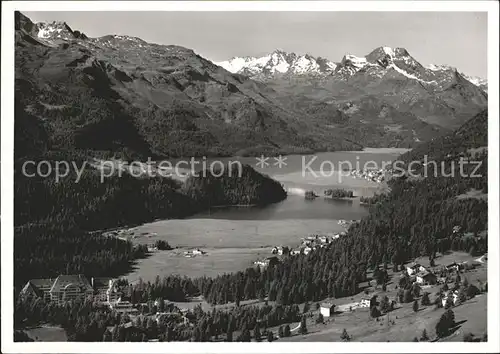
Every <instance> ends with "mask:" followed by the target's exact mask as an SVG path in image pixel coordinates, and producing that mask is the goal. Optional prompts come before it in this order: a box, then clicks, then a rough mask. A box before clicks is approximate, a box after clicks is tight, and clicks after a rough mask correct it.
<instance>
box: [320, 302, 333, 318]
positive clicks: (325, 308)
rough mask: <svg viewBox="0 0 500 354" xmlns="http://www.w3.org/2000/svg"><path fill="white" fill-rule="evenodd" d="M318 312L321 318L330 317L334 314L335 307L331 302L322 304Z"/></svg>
mask: <svg viewBox="0 0 500 354" xmlns="http://www.w3.org/2000/svg"><path fill="white" fill-rule="evenodd" d="M319 312H320V313H321V314H322V315H323V317H331V316H333V314H334V313H335V305H334V304H332V303H331V302H325V303H322V304H321V306H320V308H319Z"/></svg>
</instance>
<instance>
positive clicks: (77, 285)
mask: <svg viewBox="0 0 500 354" xmlns="http://www.w3.org/2000/svg"><path fill="white" fill-rule="evenodd" d="M49 293H50V301H51V302H54V303H57V304H60V303H64V302H66V301H74V300H84V299H86V298H89V297H93V296H94V289H93V288H92V286H91V285H90V283H89V281H88V280H87V278H85V277H84V276H83V275H82V274H78V275H60V276H58V277H57V278H56V280H55V281H54V283H53V284H52V287H51V288H50V291H49Z"/></svg>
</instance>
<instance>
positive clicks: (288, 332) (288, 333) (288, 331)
mask: <svg viewBox="0 0 500 354" xmlns="http://www.w3.org/2000/svg"><path fill="white" fill-rule="evenodd" d="M283 334H284V336H285V337H290V335H291V334H292V332H291V331H290V325H286V326H285V330H284V333H283Z"/></svg>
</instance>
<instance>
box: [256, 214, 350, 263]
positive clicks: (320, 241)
mask: <svg viewBox="0 0 500 354" xmlns="http://www.w3.org/2000/svg"><path fill="white" fill-rule="evenodd" d="M356 222H358V220H343V219H341V220H339V221H338V224H339V225H341V226H342V227H344V228H345V229H346V230H347V229H348V228H349V227H350V226H351V224H353V223H356ZM345 235H346V232H345V231H342V232H339V233H329V234H323V235H320V234H315V235H310V236H306V237H303V238H302V239H301V243H300V245H299V246H298V247H297V248H292V247H288V246H274V247H273V248H272V249H271V254H273V256H270V257H267V258H265V259H261V260H257V261H255V262H254V263H253V264H254V265H255V266H258V267H264V268H265V267H268V266H270V265H272V264H274V263H276V262H279V261H280V260H279V258H278V256H283V257H285V256H297V255H299V254H305V255H307V254H309V253H310V252H313V251H315V250H317V249H319V248H323V247H326V246H327V245H329V244H330V243H331V242H332V241H333V240H336V239H338V238H339V237H342V236H345Z"/></svg>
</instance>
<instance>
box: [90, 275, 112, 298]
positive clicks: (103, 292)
mask: <svg viewBox="0 0 500 354" xmlns="http://www.w3.org/2000/svg"><path fill="white" fill-rule="evenodd" d="M90 283H91V285H92V288H93V289H94V300H96V301H99V302H108V293H109V288H110V287H112V286H113V283H114V279H112V278H91V279H90Z"/></svg>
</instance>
